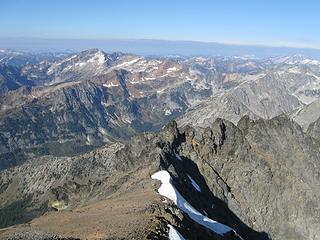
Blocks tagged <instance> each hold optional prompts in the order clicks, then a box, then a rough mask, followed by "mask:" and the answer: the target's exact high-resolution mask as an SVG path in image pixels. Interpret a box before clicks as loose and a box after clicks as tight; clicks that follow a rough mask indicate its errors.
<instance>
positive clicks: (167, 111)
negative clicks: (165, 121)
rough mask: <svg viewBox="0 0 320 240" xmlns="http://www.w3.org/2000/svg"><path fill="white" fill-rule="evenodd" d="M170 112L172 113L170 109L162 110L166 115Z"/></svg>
mask: <svg viewBox="0 0 320 240" xmlns="http://www.w3.org/2000/svg"><path fill="white" fill-rule="evenodd" d="M171 113H172V112H171V110H170V109H167V110H166V111H165V112H164V115H166V116H168V115H170V114H171Z"/></svg>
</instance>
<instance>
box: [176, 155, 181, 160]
mask: <svg viewBox="0 0 320 240" xmlns="http://www.w3.org/2000/svg"><path fill="white" fill-rule="evenodd" d="M176 158H177V159H178V160H180V161H182V158H181V157H180V155H179V154H177V153H176Z"/></svg>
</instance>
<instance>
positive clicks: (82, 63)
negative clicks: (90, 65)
mask: <svg viewBox="0 0 320 240" xmlns="http://www.w3.org/2000/svg"><path fill="white" fill-rule="evenodd" d="M84 65H86V62H79V63H76V64H75V66H76V67H83V66H84Z"/></svg>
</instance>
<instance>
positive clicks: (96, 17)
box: [0, 0, 320, 48]
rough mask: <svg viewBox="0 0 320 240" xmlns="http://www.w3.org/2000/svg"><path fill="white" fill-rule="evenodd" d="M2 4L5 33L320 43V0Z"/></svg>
mask: <svg viewBox="0 0 320 240" xmlns="http://www.w3.org/2000/svg"><path fill="white" fill-rule="evenodd" d="M0 8H1V14H0V29H1V31H0V37H39V38H74V39H167V40H193V41H206V42H221V43H236V44H261V45H271V46H290V47H292V46H293V47H314V48H320V31H319V26H320V17H319V12H320V1H316V0H314V1H311V0H303V1H302V0H301V1H300V0H291V1H287V0H233V1H231V0H220V1H216V0H211V1H210V0H207V1H206V0H193V1H191V0H104V1H103V0H87V1H84V0H50V1H49V0H28V1H27V0H20V1H19V0H1V2H0Z"/></svg>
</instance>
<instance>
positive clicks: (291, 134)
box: [0, 116, 320, 240]
mask: <svg viewBox="0 0 320 240" xmlns="http://www.w3.org/2000/svg"><path fill="white" fill-rule="evenodd" d="M319 147H320V142H319V141H318V140H317V139H315V138H313V137H311V136H309V135H308V134H306V133H304V132H303V131H302V128H301V127H300V126H299V125H298V124H296V123H295V122H293V121H292V120H290V119H289V118H287V117H285V116H279V117H276V118H273V119H271V120H256V121H253V120H251V119H250V118H248V117H244V118H242V119H241V120H240V121H239V123H238V125H237V126H236V125H234V124H232V123H231V122H229V121H226V120H223V119H217V120H216V121H215V122H214V123H213V124H212V126H211V127H208V128H206V129H200V128H197V129H195V128H193V127H190V126H186V127H184V128H183V129H178V128H177V124H176V123H175V122H173V123H171V124H169V125H167V126H166V127H165V128H164V129H162V130H161V131H160V132H158V133H155V134H152V133H148V134H143V135H140V136H137V137H134V138H132V141H130V143H128V144H115V145H111V146H109V147H104V148H101V149H100V150H97V151H93V152H90V153H87V154H85V155H83V156H79V157H72V158H58V157H56V158H53V157H50V156H47V157H43V158H40V159H38V160H37V161H35V160H33V161H32V162H29V163H25V164H23V165H21V166H19V167H15V168H12V169H8V170H5V171H2V172H1V175H0V176H1V177H0V179H1V184H0V186H1V187H0V188H1V194H0V199H1V205H2V211H3V209H5V208H6V205H7V204H8V203H9V202H14V199H27V197H29V199H31V200H30V201H31V202H32V206H33V207H34V209H35V210H36V209H41V208H40V206H41V205H42V204H43V203H45V202H49V203H50V200H54V199H55V201H61V199H63V200H64V203H66V205H67V206H66V208H67V209H68V208H69V209H75V211H76V209H77V208H78V207H79V206H80V205H84V206H85V205H88V204H89V205H88V206H90V202H92V201H98V200H99V201H101V200H103V199H105V198H106V197H107V198H108V196H110V197H111V196H113V197H115V198H117V197H119V196H123V197H124V198H126V196H128V197H129V196H130V193H133V192H138V193H139V196H144V194H145V196H144V198H148V196H149V197H150V200H149V201H150V203H151V202H154V201H155V202H157V201H156V200H155V199H156V198H157V197H156V196H157V195H153V194H151V195H148V194H147V192H150V191H148V190H147V189H150V188H154V190H156V189H157V188H158V186H159V184H158V183H157V182H155V181H154V180H151V178H150V175H151V174H153V173H154V172H156V171H158V170H161V169H162V170H166V171H168V172H169V173H170V175H171V177H172V184H173V185H174V186H175V187H176V188H177V190H178V191H179V192H180V193H181V194H182V195H183V197H184V198H185V199H186V200H187V201H188V202H189V203H190V205H191V206H193V207H194V208H195V209H197V211H199V212H201V213H202V214H205V215H207V216H208V217H209V218H211V219H214V220H216V221H218V222H220V223H223V224H225V225H228V226H230V227H232V228H233V229H234V230H235V231H236V232H237V233H238V234H239V235H240V236H241V237H242V238H243V239H263V240H265V239H275V240H277V239H299V240H301V239H308V240H309V239H318V238H319V226H320V223H319V219H320V212H319V211H318V209H319V203H318V199H319V197H320V193H319V183H320V179H319V176H320V174H319V169H320V166H319V164H320V162H319V159H320V153H319ZM41 169H42V170H41ZM44 169H46V170H44ZM44 171H45V174H39V172H41V173H43V172H44ZM17 186H20V187H18V189H23V191H17V192H16V193H15V194H13V195H12V193H13V191H12V190H10V189H17ZM22 186H23V188H22ZM152 186H153V187H152ZM143 189H144V190H143ZM57 193H59V194H57ZM126 194H129V195H126ZM30 195H31V196H30ZM59 196H61V197H59ZM151 196H153V197H151ZM159 197H160V196H159V195H158V198H159ZM111 198H112V197H111ZM132 201H133V200H132ZM140 201H141V200H140ZM155 202H154V203H155ZM89 209H91V210H89ZM149 209H150V208H149ZM151 209H153V210H151V211H147V212H148V217H146V216H145V218H146V219H154V220H153V223H154V224H155V225H152V227H150V226H151V225H148V228H144V229H145V231H146V232H148V234H149V235H148V234H147V235H148V236H149V237H150V236H153V238H152V237H151V238H152V239H161V237H164V236H166V234H167V231H168V228H167V224H170V225H172V226H174V227H175V228H176V229H178V230H179V232H180V233H181V234H182V235H183V236H185V237H186V238H187V239H230V237H231V236H225V237H221V236H219V235H217V234H215V233H214V232H211V231H208V229H206V228H205V227H203V226H201V225H199V224H197V223H196V222H194V221H193V220H192V219H190V217H189V216H188V215H187V214H185V213H184V212H182V211H181V210H179V209H177V207H176V206H174V205H173V204H172V202H171V201H168V200H167V201H166V202H164V203H161V201H160V202H159V201H158V202H157V204H156V205H154V207H152V208H151ZM156 209H158V210H156ZM161 209H165V211H163V210H161ZM21 211H25V214H27V213H28V211H30V208H29V209H28V211H26V209H24V210H23V209H21ZM87 211H88V212H90V211H93V209H92V208H90V207H88V208H87ZM76 212H77V211H76ZM142 212H144V211H142ZM65 214H68V213H65ZM70 214H72V213H70ZM134 214H138V213H134ZM50 216H54V214H53V215H48V216H44V217H40V218H39V219H41V218H43V219H48V218H49V219H50ZM39 221H40V222H41V220H39ZM57 221H58V220H57ZM36 222H37V221H35V222H34V223H32V224H31V226H36V224H37V223H36ZM57 224H58V223H57ZM144 224H145V223H144ZM144 224H142V225H144ZM42 227H44V226H43V225H42ZM21 228H22V229H23V226H22V227H21ZM154 229H158V230H154ZM132 231H133V230H132ZM141 231H142V230H141ZM195 232H196V233H197V234H196V235H195ZM231 239H237V236H233V237H231Z"/></svg>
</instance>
